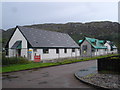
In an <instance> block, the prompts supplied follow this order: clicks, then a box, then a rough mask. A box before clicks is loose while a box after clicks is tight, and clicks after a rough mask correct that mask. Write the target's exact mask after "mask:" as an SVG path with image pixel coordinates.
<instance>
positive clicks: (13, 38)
mask: <svg viewBox="0 0 120 90" xmlns="http://www.w3.org/2000/svg"><path fill="white" fill-rule="evenodd" d="M16 41H22V48H28V47H27V40H26V38H25V37H24V35H23V34H22V33H21V31H20V30H19V28H18V27H16V28H15V31H14V33H13V34H12V36H11V38H10V40H9V41H8V45H9V46H8V48H11V47H12V46H13V45H14V43H15V42H16Z"/></svg>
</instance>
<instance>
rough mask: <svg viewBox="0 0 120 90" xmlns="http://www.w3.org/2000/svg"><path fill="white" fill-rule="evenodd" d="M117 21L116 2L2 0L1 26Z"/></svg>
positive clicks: (3, 27)
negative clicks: (10, 0)
mask: <svg viewBox="0 0 120 90" xmlns="http://www.w3.org/2000/svg"><path fill="white" fill-rule="evenodd" d="M92 21H112V22H118V2H2V26H1V27H2V28H1V29H4V30H7V29H9V28H13V27H15V26H16V25H20V26H23V25H32V24H43V23H67V22H82V23H85V22H92Z"/></svg>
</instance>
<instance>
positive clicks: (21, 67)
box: [0, 54, 117, 73]
mask: <svg viewBox="0 0 120 90" xmlns="http://www.w3.org/2000/svg"><path fill="white" fill-rule="evenodd" d="M115 55H117V54H112V55H104V56H97V57H91V58H83V59H67V60H63V61H61V62H56V63H40V62H39V63H35V62H31V63H28V64H14V65H10V66H5V67H0V73H5V72H13V71H19V70H26V69H32V68H40V67H48V66H56V65H63V64H70V63H75V62H81V61H88V60H94V59H99V58H105V57H110V56H115ZM1 68H2V69H1Z"/></svg>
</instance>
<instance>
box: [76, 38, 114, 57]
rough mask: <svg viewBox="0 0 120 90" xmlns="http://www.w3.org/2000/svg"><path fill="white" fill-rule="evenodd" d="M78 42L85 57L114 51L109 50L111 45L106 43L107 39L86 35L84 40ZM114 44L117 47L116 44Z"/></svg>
mask: <svg viewBox="0 0 120 90" xmlns="http://www.w3.org/2000/svg"><path fill="white" fill-rule="evenodd" d="M78 43H79V46H80V54H81V56H83V57H87V56H88V57H92V56H99V55H105V54H108V53H112V52H108V51H109V49H108V47H109V45H108V44H106V40H99V39H95V38H89V37H85V38H84V39H83V40H79V42H78ZM113 46H114V47H115V45H113ZM115 48H116V47H115ZM113 51H114V50H113ZM114 53H116V51H114Z"/></svg>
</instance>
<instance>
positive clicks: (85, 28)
mask: <svg viewBox="0 0 120 90" xmlns="http://www.w3.org/2000/svg"><path fill="white" fill-rule="evenodd" d="M118 25H119V24H118V23H117V22H110V21H102V22H89V23H73V22H69V23H66V24H54V23H46V24H35V25H27V26H24V27H32V28H37V29H43V30H50V31H57V32H63V33H67V34H69V35H70V36H71V37H72V38H73V39H74V40H75V41H76V42H77V43H78V40H80V39H83V38H84V37H86V36H87V37H92V38H98V39H103V40H111V41H114V43H115V44H116V45H117V46H119V43H118ZM13 31H14V28H12V29H8V30H7V31H4V32H3V46H5V44H6V42H7V41H8V39H9V37H10V36H11V34H12V32H13Z"/></svg>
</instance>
